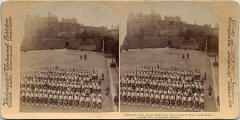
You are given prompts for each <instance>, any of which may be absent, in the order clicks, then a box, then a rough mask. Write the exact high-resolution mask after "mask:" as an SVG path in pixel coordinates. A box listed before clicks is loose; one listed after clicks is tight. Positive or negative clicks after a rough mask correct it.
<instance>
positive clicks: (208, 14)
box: [120, 2, 218, 45]
mask: <svg viewBox="0 0 240 120" xmlns="http://www.w3.org/2000/svg"><path fill="white" fill-rule="evenodd" d="M152 9H153V10H154V11H155V12H156V13H159V14H160V15H161V16H162V17H163V16H180V17H181V20H182V21H185V22H187V23H190V24H194V23H195V21H196V23H197V24H199V25H204V24H211V25H212V26H214V25H215V24H216V23H218V17H217V15H216V14H215V13H214V11H213V10H212V9H211V8H209V7H207V6H203V5H200V4H197V3H194V2H191V3H189V2H159V3H148V4H141V5H135V6H134V7H131V8H130V9H129V10H128V11H127V12H126V14H124V15H123V16H122V17H121V20H120V21H121V23H120V45H122V43H123V41H124V38H125V36H126V26H127V23H126V21H127V18H128V15H129V12H133V13H139V12H142V13H143V14H149V13H150V11H151V10H152Z"/></svg>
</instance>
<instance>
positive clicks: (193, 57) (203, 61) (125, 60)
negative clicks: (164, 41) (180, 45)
mask: <svg viewBox="0 0 240 120" xmlns="http://www.w3.org/2000/svg"><path fill="white" fill-rule="evenodd" d="M187 52H188V53H189V54H190V59H188V60H187V59H183V58H182V55H183V53H185V57H186V53H187ZM167 64H168V65H174V66H177V67H180V68H193V67H198V68H200V69H201V73H202V74H203V73H205V72H206V73H207V81H206V84H205V85H204V88H207V87H208V86H209V85H211V86H213V80H212V77H211V76H212V72H211V63H210V59H209V57H208V56H207V54H206V53H205V52H201V51H194V50H183V49H172V48H156V49H152V48H149V49H132V50H129V51H122V52H121V58H120V66H121V67H120V69H121V74H124V73H126V72H127V71H130V70H132V69H134V68H135V67H136V66H140V65H148V66H156V65H167ZM217 80H218V79H217ZM217 86H218V85H217ZM205 91H206V90H205ZM213 93H214V92H213ZM214 98H215V95H214V94H213V95H212V96H211V97H209V96H207V102H206V104H205V110H204V111H206V112H214V111H217V108H216V104H215V103H216V102H215V100H214ZM120 109H121V111H125V112H181V111H183V110H179V109H175V108H170V109H167V108H163V107H152V106H149V107H148V106H130V105H123V104H121V107H120ZM185 111H189V110H185ZM189 112H193V111H189Z"/></svg>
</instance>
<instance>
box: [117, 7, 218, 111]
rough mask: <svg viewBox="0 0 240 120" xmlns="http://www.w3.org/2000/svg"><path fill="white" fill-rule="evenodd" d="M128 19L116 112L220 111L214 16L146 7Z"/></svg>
mask: <svg viewBox="0 0 240 120" xmlns="http://www.w3.org/2000/svg"><path fill="white" fill-rule="evenodd" d="M126 13H127V14H126V15H123V16H122V19H121V23H120V27H119V28H120V38H119V39H120V56H121V57H120V67H121V72H120V111H121V112H218V111H220V110H219V109H220V107H219V106H220V102H219V101H220V100H219V90H218V89H219V82H218V81H219V80H218V79H219V77H218V75H219V67H218V63H219V55H218V50H219V48H218V43H219V22H218V16H217V15H216V13H215V12H214V11H213V10H211V9H210V8H208V7H206V6H202V5H201V4H196V3H194V2H154V3H144V4H138V5H135V6H133V7H132V8H131V9H129V10H128V11H127V12H126Z"/></svg>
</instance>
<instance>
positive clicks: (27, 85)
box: [19, 2, 119, 113]
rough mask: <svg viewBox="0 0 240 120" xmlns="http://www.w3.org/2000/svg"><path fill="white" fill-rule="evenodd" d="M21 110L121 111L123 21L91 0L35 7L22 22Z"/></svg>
mask: <svg viewBox="0 0 240 120" xmlns="http://www.w3.org/2000/svg"><path fill="white" fill-rule="evenodd" d="M21 32H22V41H21V52H20V77H21V81H20V106H19V109H20V112H38V113H47V112H61V113H66V112H71V113H72V112H117V111H118V109H119V107H118V106H119V103H118V101H119V100H118V99H119V98H118V96H119V95H118V92H119V90H118V88H119V87H118V86H119V85H118V84H119V81H118V79H119V73H118V67H119V65H118V62H119V40H118V38H119V37H118V36H119V32H118V20H117V17H116V16H115V14H114V13H113V12H112V11H110V10H109V9H108V8H105V7H102V6H100V5H95V4H90V3H85V2H80V3H79V2H78V3H74V2H69V3H64V2H63V3H61V2H55V3H49V4H45V5H39V6H37V7H33V8H31V10H29V11H28V13H26V14H25V16H24V17H23V21H22V31H21Z"/></svg>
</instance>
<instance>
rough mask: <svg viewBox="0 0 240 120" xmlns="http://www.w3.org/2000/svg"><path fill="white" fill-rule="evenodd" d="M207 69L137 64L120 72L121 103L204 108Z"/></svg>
mask: <svg viewBox="0 0 240 120" xmlns="http://www.w3.org/2000/svg"><path fill="white" fill-rule="evenodd" d="M206 78H207V75H206V73H204V74H201V73H200V70H199V69H197V68H194V69H184V68H181V69H180V68H177V67H176V66H159V65H157V66H138V67H136V69H134V70H132V71H129V72H127V73H125V74H124V75H121V77H120V79H121V82H120V84H121V91H120V92H121V94H120V95H121V96H120V101H121V104H125V105H127V104H128V105H138V106H153V107H162V108H165V109H169V108H173V109H179V110H183V111H185V110H189V111H192V110H194V111H203V110H204V105H205V97H204V95H205V94H204V88H203V85H204V83H205V81H206Z"/></svg>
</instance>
